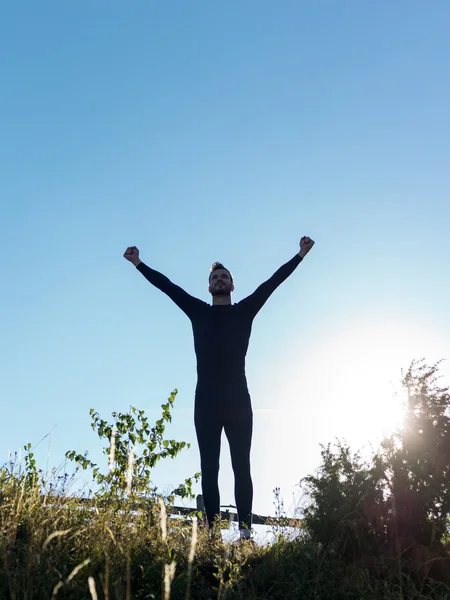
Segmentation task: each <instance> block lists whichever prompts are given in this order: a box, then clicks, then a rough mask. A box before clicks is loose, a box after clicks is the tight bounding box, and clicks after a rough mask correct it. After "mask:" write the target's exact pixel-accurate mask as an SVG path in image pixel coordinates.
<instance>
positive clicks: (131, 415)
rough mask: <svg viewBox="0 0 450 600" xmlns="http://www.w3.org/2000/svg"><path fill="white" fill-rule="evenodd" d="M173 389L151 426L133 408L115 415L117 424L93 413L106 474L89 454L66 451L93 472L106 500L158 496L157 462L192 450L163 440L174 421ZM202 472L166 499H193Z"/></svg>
mask: <svg viewBox="0 0 450 600" xmlns="http://www.w3.org/2000/svg"><path fill="white" fill-rule="evenodd" d="M177 393H178V390H176V389H175V390H174V391H173V392H172V393H171V395H170V397H169V398H168V400H167V402H166V403H165V404H162V405H161V408H162V416H161V418H160V419H158V420H157V421H156V423H155V424H154V425H153V426H151V425H150V423H149V421H148V418H147V416H146V415H145V412H144V411H143V410H138V409H137V408H135V407H134V406H132V407H131V408H130V412H128V413H118V412H113V413H112V416H113V418H114V423H108V422H107V421H105V420H104V419H102V418H100V415H99V413H98V412H96V411H94V409H91V410H90V415H91V419H92V423H91V427H92V429H93V430H94V431H97V433H98V436H99V437H100V438H101V439H104V440H106V442H107V445H106V446H105V447H104V448H103V453H104V454H105V455H106V456H108V458H109V470H108V471H106V472H105V471H104V470H102V469H101V467H100V466H99V465H97V464H95V463H94V462H92V461H91V460H90V459H89V458H88V457H87V453H86V454H80V453H77V452H76V451H75V450H72V451H68V452H66V457H67V458H68V459H69V460H71V461H75V462H76V463H78V464H79V465H80V466H81V467H82V468H83V469H85V470H86V469H92V474H93V479H94V481H95V482H96V483H97V484H98V485H99V494H100V495H102V496H104V497H107V496H109V497H111V496H115V497H125V496H135V497H144V498H145V497H149V496H152V495H155V494H156V488H154V487H152V483H151V475H152V471H153V468H154V467H155V465H156V464H157V462H158V461H160V460H161V459H164V458H172V459H174V458H175V457H176V456H178V454H179V453H180V452H181V451H182V450H183V448H189V447H190V444H188V443H186V442H177V441H176V440H173V439H171V440H168V439H165V438H164V432H165V428H166V424H167V423H170V422H171V421H172V415H171V409H172V408H173V405H174V402H175V397H176V394H177ZM200 476H201V473H195V475H194V476H193V477H189V478H187V479H185V481H184V482H183V483H181V484H180V485H178V487H177V488H176V489H175V490H174V491H173V492H172V494H170V495H169V497H168V498H167V500H168V501H169V502H173V501H174V498H175V496H179V497H181V498H192V497H193V492H192V485H193V479H195V481H198V479H199V478H200Z"/></svg>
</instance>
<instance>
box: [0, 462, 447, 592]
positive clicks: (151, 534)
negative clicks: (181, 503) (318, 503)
mask: <svg viewBox="0 0 450 600" xmlns="http://www.w3.org/2000/svg"><path fill="white" fill-rule="evenodd" d="M62 492H64V490H59V492H58V493H56V491H55V492H54V493H52V494H47V495H43V494H42V493H41V491H40V490H39V488H38V487H37V486H33V485H29V484H27V482H26V479H25V478H24V477H20V476H17V475H13V474H11V473H9V474H8V473H7V472H5V471H3V473H2V475H1V477H0V598H2V600H41V599H42V600H44V599H45V600H49V599H50V598H54V599H58V600H63V599H64V600H69V599H74V600H75V599H76V600H84V599H86V600H96V599H99V600H100V599H104V600H122V599H124V600H131V599H144V598H158V599H160V598H164V599H165V600H166V599H167V600H168V599H172V600H178V599H180V600H181V599H183V600H190V599H191V598H192V599H194V600H203V599H205V600H207V599H210V598H218V599H222V600H225V599H242V598H245V599H246V600H266V599H267V600H269V599H280V600H281V599H283V600H290V599H294V598H295V599H298V598H302V599H307V598H314V599H317V600H319V599H324V600H330V599H333V600H339V599H342V600H343V599H344V598H345V599H352V598H353V599H355V600H357V599H358V600H360V599H364V600H366V599H367V600H370V599H374V600H375V599H379V598H385V599H386V600H401V599H402V600H406V599H409V598H411V599H412V598H414V599H416V598H417V599H423V598H433V599H435V600H444V599H447V600H448V598H450V588H447V587H445V586H444V585H443V584H438V583H433V582H427V583H426V585H423V582H422V583H421V585H420V586H419V584H418V583H417V581H416V580H415V578H414V574H413V573H411V572H408V574H406V573H407V571H406V569H403V570H402V569H400V572H399V565H398V563H396V564H393V565H389V564H381V565H377V568H376V569H375V568H374V569H371V570H370V569H367V568H362V567H357V566H355V565H348V564H345V563H343V562H342V561H340V560H339V558H338V557H335V558H333V559H331V558H330V557H327V556H324V555H321V554H320V552H319V551H318V548H317V547H314V546H313V545H312V544H311V543H309V542H308V541H307V540H306V539H303V540H301V539H298V540H294V541H288V540H286V539H283V538H282V537H281V538H280V539H279V540H278V542H277V543H276V544H274V545H272V546H270V547H262V546H257V545H255V544H253V543H246V542H243V543H238V544H231V543H222V542H220V541H217V540H210V538H209V534H208V531H207V530H206V529H205V527H204V526H202V523H201V522H200V523H198V527H197V522H196V521H195V519H194V520H193V522H185V521H180V520H172V519H168V518H167V515H166V506H165V505H164V503H153V504H149V505H148V506H147V507H146V509H145V510H141V511H138V512H137V511H136V510H134V507H133V508H132V507H131V504H130V503H127V502H126V501H122V503H121V504H120V505H118V504H117V502H114V501H113V500H110V501H109V502H106V501H105V499H104V498H95V497H94V498H93V499H92V502H91V503H90V504H89V505H88V504H87V503H84V504H83V503H81V502H79V500H78V499H77V498H71V497H68V496H67V495H65V496H64V494H63V501H62V500H61V493H62Z"/></svg>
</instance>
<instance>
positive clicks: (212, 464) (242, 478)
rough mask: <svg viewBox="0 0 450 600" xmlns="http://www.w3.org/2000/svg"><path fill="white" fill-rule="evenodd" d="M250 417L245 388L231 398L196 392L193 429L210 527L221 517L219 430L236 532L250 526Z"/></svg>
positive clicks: (234, 393)
mask: <svg viewBox="0 0 450 600" xmlns="http://www.w3.org/2000/svg"><path fill="white" fill-rule="evenodd" d="M252 428H253V413H252V408H251V402H250V395H249V393H248V390H247V389H246V388H243V389H241V390H238V391H236V390H234V391H233V392H232V393H230V394H224V393H223V392H221V393H219V394H218V393H217V390H214V391H210V392H208V390H207V389H206V390H205V389H202V390H201V391H200V390H199V389H198V388H197V391H196V394H195V429H196V432H197V440H198V446H199V449H200V461H201V470H202V492H203V502H204V505H205V511H206V516H207V518H208V523H209V526H210V527H211V526H212V524H213V521H214V518H215V517H216V515H220V496H219V482H218V478H219V456H220V438H221V436H222V429H224V430H225V434H226V436H227V438H228V443H229V444H230V453H231V463H232V466H233V472H234V496H235V500H236V507H237V512H238V520H239V528H243V527H248V528H250V527H251V525H252V502H253V484H252V479H251V475H250V446H251V442H252Z"/></svg>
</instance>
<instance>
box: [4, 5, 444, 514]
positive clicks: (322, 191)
mask: <svg viewBox="0 0 450 600" xmlns="http://www.w3.org/2000/svg"><path fill="white" fill-rule="evenodd" d="M449 27H450V4H449V3H448V2H445V1H438V0H436V2H426V3H425V2H422V1H414V0H398V1H396V2H389V1H387V0H380V1H379V2H361V1H359V0H358V1H357V0H352V1H348V0H340V1H339V2H335V1H331V0H329V1H325V0H322V1H320V0H317V1H314V2H312V1H311V2H300V1H298V0H296V1H294V0H292V1H284V2H272V1H271V2H269V1H265V0H258V1H257V2H256V1H241V0H239V1H237V0H235V1H230V2H206V1H195V0H191V1H189V2H186V1H185V0H182V1H181V0H178V1H175V0H174V1H172V2H127V3H125V2H106V1H105V0H100V1H98V2H86V1H84V2H70V3H69V2H59V1H58V2H56V1H54V2H45V1H44V2H31V1H29V2H14V3H13V2H8V3H3V5H2V8H1V13H0V50H1V56H2V69H1V81H2V91H1V94H0V129H1V136H0V138H1V142H0V164H1V177H0V194H1V206H2V219H1V224H2V225H1V238H2V244H1V245H2V253H1V257H0V261H1V283H2V294H1V296H0V308H1V315H2V320H1V321H2V324H1V334H0V394H1V408H2V411H1V414H2V419H1V430H0V431H1V447H0V452H1V453H2V456H3V460H4V461H6V459H7V452H8V450H10V451H14V450H18V449H19V448H21V447H23V445H24V444H26V443H28V442H31V443H32V444H37V448H36V453H37V456H38V461H39V464H40V466H42V467H43V468H44V469H45V468H51V467H52V466H59V465H60V464H61V463H62V462H63V459H64V452H65V451H66V450H77V451H79V452H83V451H84V450H89V452H90V455H91V457H92V458H93V459H94V460H103V458H102V457H101V445H100V442H99V439H98V437H97V436H96V434H95V433H94V432H93V431H92V429H91V428H90V417H89V409H90V408H95V409H96V410H97V411H99V413H100V415H101V416H102V417H103V418H108V416H110V415H111V412H112V411H123V412H125V411H126V410H127V409H128V408H129V406H130V405H134V406H137V407H138V408H140V409H145V410H146V411H147V413H148V414H149V416H150V417H151V418H152V419H156V418H158V417H159V414H160V409H159V407H160V405H161V404H162V403H163V402H165V401H166V399H167V397H168V396H169V395H170V392H171V391H172V390H173V389H175V388H177V389H178V390H179V393H178V397H177V401H176V407H177V408H176V409H175V410H174V413H173V423H172V425H171V426H170V427H169V429H168V435H169V436H170V437H173V438H175V439H177V440H185V441H189V442H191V443H192V447H191V449H190V450H187V451H184V452H183V454H182V456H180V457H179V458H177V459H176V460H175V461H174V462H173V463H161V467H158V469H157V470H156V471H155V477H154V480H155V483H156V484H157V485H159V486H160V487H161V488H163V489H168V488H170V487H171V486H175V485H177V484H178V483H180V482H181V481H182V480H184V478H185V477H187V476H189V475H191V474H193V473H194V472H195V471H197V470H199V455H198V451H197V447H196V438H195V430H194V425H193V402H194V389H195V384H196V373H195V355H194V350H193V341H192V331H191V326H190V323H189V320H188V319H187V318H186V317H185V315H184V314H183V313H182V312H181V311H180V310H179V309H178V308H177V307H176V306H175V304H173V303H172V302H171V300H170V299H168V298H167V297H166V296H165V295H164V294H162V293H161V292H160V291H159V290H157V289H155V288H154V287H153V286H151V285H150V284H149V283H148V282H147V281H146V280H145V279H144V278H143V276H142V275H141V274H140V273H139V272H137V271H136V270H135V269H134V267H133V266H132V265H131V264H130V263H128V262H127V261H126V260H125V259H124V258H123V257H122V255H123V252H124V251H125V249H126V247H127V246H129V245H136V246H137V247H138V248H139V249H140V252H141V259H142V260H143V261H144V262H146V263H147V264H148V265H150V266H151V267H153V268H154V269H156V270H158V271H160V272H162V273H164V274H165V275H167V276H168V277H169V278H170V279H171V280H172V281H174V282H175V283H177V284H178V285H180V286H182V287H183V288H184V289H186V290H187V291H188V292H189V293H190V294H192V295H194V296H197V297H198V298H201V299H203V300H205V301H210V300H211V298H210V296H209V295H208V291H207V285H208V273H209V268H210V266H211V263H212V262H213V261H221V262H223V263H224V264H225V265H226V266H227V267H228V268H229V269H230V270H231V271H232V272H233V275H234V278H235V287H236V289H235V292H234V294H233V302H238V301H239V300H241V299H242V298H244V297H245V296H247V295H248V294H250V293H251V292H253V291H254V290H255V289H256V287H257V286H258V285H259V284H260V283H262V282H263V281H265V280H266V279H268V278H269V277H270V276H271V275H272V274H273V272H274V271H275V270H276V269H278V267H280V266H281V265H282V264H284V263H285V262H286V261H288V260H289V259H290V258H291V257H292V256H294V254H295V253H297V251H298V244H299V240H300V238H301V237H302V236H303V235H308V236H311V237H312V238H313V239H314V240H315V241H316V245H315V247H314V248H313V250H312V251H311V252H310V254H309V255H308V256H307V257H306V259H305V260H304V261H303V263H301V264H300V265H299V267H298V268H297V270H296V271H295V272H294V273H293V274H292V275H291V276H290V278H289V279H288V280H287V281H286V282H284V283H283V284H282V285H281V286H280V288H278V289H277V290H276V292H275V293H274V294H273V296H272V297H271V298H270V299H269V301H268V302H267V304H266V305H265V306H264V308H263V309H262V310H261V312H260V313H259V314H258V316H257V317H256V320H255V322H254V327H253V334H252V339H251V341H250V348H249V352H248V356H247V377H248V384H249V389H250V393H251V396H252V400H253V408H254V438H253V448H252V469H253V480H254V490H255V495H254V510H255V512H257V513H259V514H273V505H272V503H273V500H274V498H273V494H272V490H273V488H275V487H281V493H282V496H283V498H284V502H285V507H286V508H287V509H289V510H292V509H293V507H294V505H295V502H298V496H299V487H298V485H297V484H298V482H299V481H300V479H301V478H302V477H303V476H305V475H307V474H308V473H311V472H312V471H313V470H314V469H315V468H316V467H317V466H318V464H319V456H320V455H319V451H320V448H319V443H324V444H326V443H328V442H332V441H333V439H334V437H335V436H343V437H345V438H346V439H347V440H348V442H349V443H350V444H351V446H352V447H354V449H355V450H356V449H358V448H360V447H363V446H367V444H368V443H369V441H373V440H375V439H377V437H378V436H379V435H380V434H381V433H382V431H383V430H384V429H386V428H389V427H392V426H393V424H395V423H396V421H397V420H398V417H399V410H398V406H399V399H398V398H397V399H396V398H395V397H394V396H393V389H394V388H395V387H396V386H397V387H398V382H399V379H400V375H401V369H402V368H403V369H406V368H407V367H408V365H409V363H410V361H411V360H412V359H420V358H421V357H425V358H426V360H427V362H428V363H429V364H433V363H434V362H436V361H437V360H439V359H441V358H443V359H446V360H445V361H444V362H443V363H442V374H443V375H444V380H443V382H442V383H443V384H444V383H445V384H448V383H450V377H449V374H450V369H449V366H448V364H447V360H448V359H449V358H450V311H449V306H450V283H449V277H448V274H449V267H448V265H449V262H450V236H449V221H450V203H449V200H450V182H449V174H450V111H449V106H450V80H449V76H448V75H449V72H450V38H449V35H448V31H449ZM213 400H214V399H212V401H213ZM50 432H52V436H51V444H49V440H50V437H47V438H46V439H45V440H44V441H42V442H41V443H40V444H38V442H39V441H40V440H41V439H42V438H43V437H44V436H46V435H47V434H49V433H50ZM222 448H223V453H222V463H221V473H220V484H221V491H222V495H221V501H222V503H223V504H230V503H234V498H233V477H232V472H231V465H230V460H229V452H228V444H227V442H226V439H225V438H224V440H223V446H222ZM105 467H106V464H105ZM196 491H197V492H199V491H200V485H199V484H198V485H197V487H196ZM294 499H295V501H294Z"/></svg>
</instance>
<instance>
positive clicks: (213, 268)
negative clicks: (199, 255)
mask: <svg viewBox="0 0 450 600" xmlns="http://www.w3.org/2000/svg"><path fill="white" fill-rule="evenodd" d="M217 269H224V270H225V271H226V272H227V273H228V275H229V276H230V279H231V284H233V275H232V274H231V271H229V270H228V269H227V268H226V267H224V266H223V264H222V263H220V262H215V263H213V264H212V265H211V268H210V270H209V280H210V281H211V275H212V274H213V273H214V271H217Z"/></svg>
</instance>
